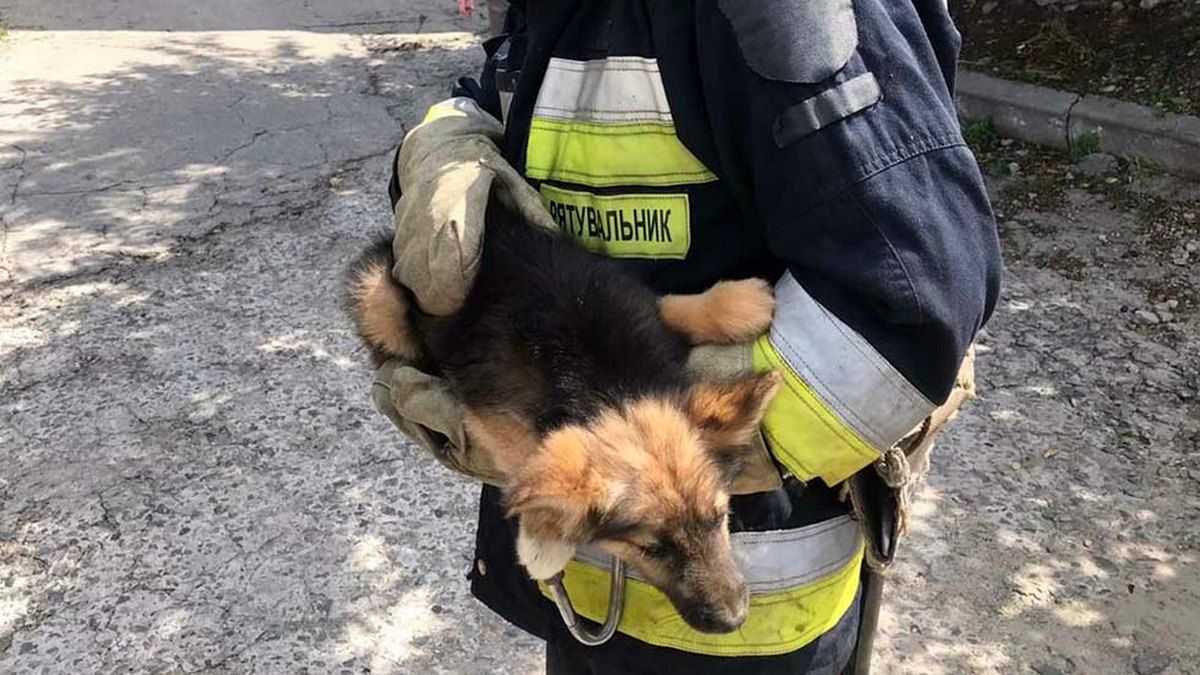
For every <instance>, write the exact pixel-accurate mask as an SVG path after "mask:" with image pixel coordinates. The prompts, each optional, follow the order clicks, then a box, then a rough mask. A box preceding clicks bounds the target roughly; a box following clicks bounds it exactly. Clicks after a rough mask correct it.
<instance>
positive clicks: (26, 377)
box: [0, 36, 540, 673]
mask: <svg viewBox="0 0 1200 675" xmlns="http://www.w3.org/2000/svg"><path fill="white" fill-rule="evenodd" d="M310 37H311V36H310ZM239 39H240V38H237V37H233V38H230V37H227V36H204V37H196V36H183V37H179V38H178V39H176V38H170V37H168V38H159V39H156V40H155V41H153V42H152V43H147V44H146V45H144V46H140V47H137V49H136V50H135V51H136V52H137V53H138V55H139V57H138V59H135V60H134V61H136V62H133V63H127V64H115V65H114V64H109V63H103V64H101V65H102V68H98V69H101V70H104V72H105V75H104V77H92V76H90V75H86V74H80V75H78V76H69V74H68V76H65V77H63V78H61V79H60V80H58V81H46V80H38V79H36V78H32V77H23V78H14V79H12V80H9V81H10V82H14V83H15V84H17V85H18V86H17V88H16V89H3V90H2V93H0V106H3V107H4V110H5V112H6V113H7V112H9V111H13V112H14V113H15V117H8V116H7V115H6V116H5V117H4V121H3V122H0V128H2V129H3V132H2V133H3V134H4V135H3V137H2V138H3V142H4V143H5V144H7V145H9V146H12V145H16V146H19V147H20V148H21V149H22V151H23V153H24V154H23V156H22V157H21V158H19V163H20V169H19V170H18V171H17V173H19V174H20V180H19V182H18V184H17V185H16V188H17V192H16V193H15V195H16V196H15V199H13V200H12V201H11V203H9V204H6V205H5V210H4V214H3V215H4V217H5V224H6V226H7V228H8V237H9V239H8V241H7V247H8V248H7V254H8V256H9V257H8V258H7V261H8V262H9V263H10V268H11V269H10V274H11V275H12V276H10V277H9V279H8V280H6V282H5V283H6V287H5V290H4V296H5V297H4V301H3V303H0V464H2V465H3V466H4V467H5V468H4V470H3V472H2V473H0V579H3V582H0V672H6V673H7V672H40V671H45V672H114V671H135V672H160V671H172V670H176V669H179V670H182V671H185V672H231V673H233V672H248V671H251V670H259V671H262V672H299V671H301V670H302V669H304V668H308V669H310V670H311V671H313V672H339V671H342V670H346V671H353V672H362V670H363V669H370V670H371V671H372V672H376V673H380V672H413V670H420V669H434V670H437V669H442V670H448V671H450V672H521V671H522V670H523V669H534V668H536V663H537V662H538V661H539V660H540V656H539V654H538V651H537V649H536V645H535V644H534V643H533V642H532V641H531V640H529V639H528V638H522V637H521V636H518V635H517V634H516V633H515V631H514V629H511V628H509V627H507V626H504V625H503V624H502V622H500V621H499V620H497V619H495V618H493V617H490V616H489V615H488V614H487V613H486V612H485V611H484V610H483V609H482V608H480V607H479V606H478V605H477V604H475V603H474V602H473V601H471V600H470V599H469V598H468V596H467V594H466V582H465V580H464V579H463V578H462V577H463V575H464V574H465V572H466V571H467V569H468V568H469V565H470V563H471V560H470V559H469V557H468V556H467V555H466V552H468V551H470V540H471V537H472V535H473V531H472V530H473V527H472V520H473V517H474V498H475V497H474V495H475V488H472V487H471V486H468V485H465V484H461V483H458V482H455V481H454V480H453V479H451V478H450V477H448V476H447V475H446V474H445V472H444V470H442V469H441V467H440V465H438V464H437V463H436V462H435V461H433V460H432V459H428V458H425V457H424V456H423V455H422V454H421V453H419V452H418V451H416V450H415V449H414V448H413V447H411V446H409V445H406V444H404V443H402V442H401V441H400V439H399V437H398V435H397V434H396V432H395V431H394V430H393V429H392V428H391V427H390V425H388V424H387V422H386V421H385V420H384V419H383V418H382V417H381V416H379V415H377V414H375V413H374V412H373V411H372V410H371V408H370V403H369V382H370V373H369V372H368V369H367V368H366V361H367V359H366V355H365V354H364V353H363V352H362V350H361V349H360V348H359V347H358V346H357V344H356V342H355V341H354V340H353V338H352V337H351V335H350V331H349V329H348V323H347V322H346V321H345V319H344V318H343V316H342V314H341V309H340V283H341V273H342V270H343V269H344V267H345V265H346V264H347V263H348V262H349V260H350V259H352V258H353V256H354V255H355V254H356V253H357V251H358V249H359V248H360V247H361V246H363V245H364V244H365V243H366V241H367V240H368V239H370V238H371V237H372V236H373V234H374V233H375V232H377V231H378V230H379V229H382V228H383V227H386V226H387V224H388V222H389V214H388V207H387V202H386V197H385V194H386V179H387V175H388V159H389V156H390V152H391V150H392V147H393V145H394V143H395V142H396V141H397V140H398V139H399V137H400V134H401V132H402V126H401V124H400V123H399V122H406V123H411V122H412V121H413V120H414V119H417V114H418V113H417V111H419V110H420V109H422V108H423V107H424V106H425V105H427V104H429V103H432V102H433V101H435V100H438V99H439V98H442V97H443V96H444V95H445V92H446V87H447V83H449V82H451V81H452V80H453V79H454V77H456V76H458V75H461V74H465V73H468V72H471V71H473V70H474V69H475V68H476V66H477V60H478V56H477V53H476V52H475V51H474V45H473V44H471V43H470V42H469V40H465V39H460V38H456V40H463V41H461V42H450V43H448V44H447V43H440V42H435V43H430V44H425V43H421V42H420V41H419V40H417V38H413V37H412V36H406V37H405V40H406V44H408V43H411V42H413V41H414V40H417V42H416V44H417V47H416V48H415V49H413V50H412V51H407V52H386V51H379V52H378V53H377V52H375V51H373V50H372V49H371V48H370V46H368V45H367V44H366V43H365V42H363V41H356V42H355V43H354V44H353V45H352V47H346V46H345V44H344V43H340V42H339V43H337V44H336V45H331V44H330V43H327V42H324V41H323V40H317V41H313V40H311V39H309V38H306V37H304V36H301V37H297V38H294V39H293V38H288V39H283V38H280V39H278V40H276V41H274V42H272V43H270V45H269V50H268V51H266V52H265V53H264V52H261V51H258V48H257V47H255V48H251V47H249V46H245V45H243V44H242V43H241V42H240V41H239ZM335 39H337V40H342V39H343V38H342V37H337V36H335ZM81 44H82V43H81ZM85 46H86V45H85ZM81 48H82V47H81ZM343 50H349V51H350V55H346V54H343V53H342V52H343ZM4 77H8V76H7V75H6V76H4ZM14 119H16V120H26V122H21V123H15V122H13V120H14ZM398 121H399V122H398ZM200 137H203V138H205V139H211V141H212V142H202V143H197V142H194V139H196V138H200ZM6 161H7V160H6ZM10 168H11V166H10ZM11 173H12V172H8V171H6V172H5V173H4V175H11ZM5 187H6V188H8V187H11V186H7V185H6V186H5ZM57 192H62V194H56V193H57ZM3 194H7V193H3ZM122 200H133V206H127V205H126V204H127V203H126V202H125V201H122ZM81 241H82V242H83V244H81V243H80V242H81ZM143 250H146V251H149V252H148V253H146V255H147V256H149V259H147V258H144V257H142V255H141V254H140V253H137V252H138V251H143ZM499 645H511V646H510V647H507V648H504V649H502V648H500V647H499Z"/></svg>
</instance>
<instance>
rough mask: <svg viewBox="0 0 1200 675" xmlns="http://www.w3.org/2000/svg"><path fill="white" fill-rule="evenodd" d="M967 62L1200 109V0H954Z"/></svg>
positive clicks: (1164, 108) (1060, 84) (1158, 105)
mask: <svg viewBox="0 0 1200 675" xmlns="http://www.w3.org/2000/svg"><path fill="white" fill-rule="evenodd" d="M950 8H951V11H952V12H953V14H954V19H955V21H956V22H957V24H958V27H959V29H960V30H961V31H962V34H963V54H962V58H963V65H964V66H966V67H969V68H971V69H974V70H977V71H981V72H989V73H993V74H996V75H999V76H1000V77H1004V78H1008V79H1016V80H1023V81H1027V82H1033V83H1035V84H1044V85H1046V86H1050V87H1056V88H1058V89H1066V90H1068V91H1073V92H1076V93H1081V94H1100V95H1103V96H1109V97H1112V98H1119V99H1123V100H1126V101H1133V102H1136V103H1141V104H1144V105H1149V106H1153V107H1154V108H1155V109H1157V110H1158V111H1160V112H1163V113H1186V114H1190V115H1197V114H1200V0H1141V1H1140V2H1137V1H1135V0H1124V1H1123V0H1115V1H1113V2H1101V1H1098V0H1082V1H1077V0H950Z"/></svg>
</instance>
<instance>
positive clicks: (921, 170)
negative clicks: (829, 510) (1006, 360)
mask: <svg viewBox="0 0 1200 675" xmlns="http://www.w3.org/2000/svg"><path fill="white" fill-rule="evenodd" d="M698 4H699V5H705V4H707V5H709V7H708V8H707V9H708V10H709V11H707V12H705V11H703V9H699V8H698V11H697V16H698V17H703V18H701V19H698V34H697V44H700V45H706V46H707V48H705V49H702V50H701V57H700V58H701V64H700V72H701V79H702V81H703V83H702V85H701V88H702V90H703V92H704V98H705V107H706V110H707V116H708V121H709V124H710V125H711V127H712V135H713V137H714V138H715V139H716V141H715V142H716V145H717V148H716V151H717V156H718V157H719V164H720V167H721V169H720V171H719V174H720V177H721V179H722V180H727V181H728V182H729V184H730V186H731V188H732V189H733V190H734V193H735V195H736V196H737V199H738V200H739V202H740V206H741V208H742V210H743V212H745V213H747V214H750V215H751V216H752V217H751V218H750V221H751V222H754V223H758V224H760V225H761V227H762V228H763V235H764V237H765V239H766V241H767V242H768V246H769V248H770V250H771V253H772V255H774V256H775V257H777V258H778V259H780V260H781V261H782V262H783V263H785V265H786V269H787V272H786V273H785V274H784V275H783V277H782V278H781V279H780V280H779V281H778V284H777V288H776V300H777V303H778V304H777V311H776V318H775V322H774V325H773V326H772V330H771V332H770V334H769V335H768V336H766V337H764V338H763V339H762V340H760V341H759V342H758V343H756V345H755V349H754V352H755V353H754V359H755V365H756V367H757V368H758V369H766V368H774V369H777V370H780V371H781V372H783V374H784V376H785V383H786V385H787V386H786V387H784V388H783V390H782V391H781V394H780V395H779V397H778V398H777V400H776V401H775V403H774V404H773V405H772V407H771V409H770V410H769V411H768V414H767V418H766V420H765V421H764V426H763V430H764V435H765V436H766V438H767V441H768V445H769V446H770V447H771V450H772V452H773V453H774V454H775V456H776V458H777V459H778V460H779V461H780V462H781V463H782V464H783V465H785V467H786V468H788V469H789V470H791V471H792V472H793V473H795V474H796V475H797V476H799V477H800V478H802V479H805V480H807V479H810V478H813V477H819V478H821V479H823V480H824V481H825V482H826V483H829V484H831V485H832V484H836V483H839V482H841V481H842V480H844V479H845V478H847V477H849V476H850V475H852V474H853V473H855V472H856V471H858V470H859V469H861V468H863V467H864V466H866V465H868V464H869V463H871V462H872V461H874V460H875V459H877V458H878V457H879V455H880V453H881V452H883V451H884V450H886V449H887V448H889V447H891V446H892V445H893V444H895V442H896V441H898V440H899V439H900V438H901V437H902V436H903V435H905V434H906V433H908V432H909V431H910V430H912V429H913V428H914V427H915V426H916V425H917V424H918V423H920V421H921V420H922V419H924V418H925V417H926V416H927V415H928V414H929V413H930V411H932V409H933V408H934V407H936V405H937V404H940V403H941V402H943V401H944V400H945V399H946V397H947V395H948V394H949V392H950V390H951V388H952V386H953V383H954V380H955V375H956V373H957V371H958V368H959V364H960V363H961V361H962V359H963V357H964V354H965V352H966V350H967V348H968V346H969V345H970V343H971V341H972V340H973V339H974V336H975V334H976V332H977V331H978V330H979V328H980V327H981V326H982V325H983V323H984V322H985V321H986V320H987V318H988V316H989V315H990V314H991V311H992V308H993V306H994V304H995V302H996V296H997V293H998V290H999V277H1000V271H1001V262H1000V255H999V247H998V243H997V238H996V230H995V222H994V218H993V215H992V212H991V207H990V205H989V203H988V199H987V194H986V191H985V189H984V185H983V180H982V177H981V176H980V174H979V170H978V167H977V165H976V163H975V158H974V156H973V155H972V153H971V152H970V150H969V149H968V148H967V147H966V145H965V144H964V142H963V139H962V135H961V133H960V129H959V125H958V121H957V117H956V114H955V109H954V103H953V97H952V95H951V91H950V90H951V88H952V87H953V81H954V73H953V61H954V56H955V55H956V53H957V49H958V44H959V43H958V33H957V31H955V29H954V27H953V24H952V23H951V22H950V19H949V16H948V15H947V14H946V10H945V6H944V4H943V3H942V2H941V0H915V1H914V0H899V1H896V0H853V2H852V1H851V0H811V2H810V1H808V0H805V1H804V2H800V1H799V0H787V1H782V2H780V3H756V2H749V1H748V0H699V2H698ZM764 7H770V9H765V10H764ZM764 12H766V13H767V14H771V13H774V16H765V15H764Z"/></svg>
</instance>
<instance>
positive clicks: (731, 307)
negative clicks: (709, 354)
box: [703, 278, 775, 342]
mask: <svg viewBox="0 0 1200 675" xmlns="http://www.w3.org/2000/svg"><path fill="white" fill-rule="evenodd" d="M703 297H704V299H705V305H706V306H707V307H706V309H707V310H708V315H709V316H710V317H711V320H712V324H713V326H712V327H713V329H714V330H713V335H712V336H711V337H712V339H711V340H710V341H712V342H746V341H748V340H753V339H754V338H756V337H758V336H759V335H762V334H763V333H765V332H767V329H768V328H770V327H771V319H772V318H773V317H774V316H775V294H774V292H773V291H772V289H771V285H770V284H769V283H767V282H766V281H763V280H762V279H757V278H753V279H742V280H740V281H722V282H719V283H717V284H716V285H714V286H713V287H712V288H710V289H708V290H707V291H705V292H704V293H703Z"/></svg>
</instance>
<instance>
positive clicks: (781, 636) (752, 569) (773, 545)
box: [542, 517, 863, 656]
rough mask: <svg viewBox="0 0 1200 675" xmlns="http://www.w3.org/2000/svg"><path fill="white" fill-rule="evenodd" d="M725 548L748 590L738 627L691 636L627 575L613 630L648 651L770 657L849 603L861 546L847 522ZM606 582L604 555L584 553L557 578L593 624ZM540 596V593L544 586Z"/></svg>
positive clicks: (821, 629)
mask: <svg viewBox="0 0 1200 675" xmlns="http://www.w3.org/2000/svg"><path fill="white" fill-rule="evenodd" d="M733 546H734V556H735V558H736V559H737V561H738V566H739V567H740V568H741V569H742V573H743V574H744V575H745V576H746V581H747V585H748V586H749V587H750V612H749V614H748V615H747V617H746V622H745V623H744V624H742V627H741V628H739V629H738V630H736V631H734V632H732V633H728V634H723V635H717V634H708V633H701V632H699V631H696V630H694V629H692V628H691V627H690V626H688V625H687V624H686V623H684V621H683V619H682V618H681V617H680V616H679V614H678V613H677V612H676V611H675V608H674V607H673V606H672V605H671V602H670V601H669V600H667V598H666V596H664V595H663V594H662V593H661V592H659V591H658V590H657V589H655V588H654V587H653V586H650V585H649V584H647V583H645V582H644V581H642V580H640V579H639V577H638V576H637V575H636V574H631V575H630V577H629V581H628V582H627V585H626V589H625V613H624V616H623V617H622V620H621V624H620V626H619V627H618V630H620V631H621V632H622V633H625V634H626V635H630V636H632V637H634V638H636V639H638V640H641V641H643V642H646V643H649V644H652V645H658V646H660V647H671V648H673V649H681V650H684V651H688V652H695V653H699V654H708V655H713V656H770V655H774V654H786V653H789V652H793V651H795V650H797V649H800V648H801V647H803V646H804V645H806V644H808V643H810V642H812V641H813V640H815V639H816V638H818V637H820V636H821V635H822V634H824V633H825V632H827V631H828V630H830V629H831V628H833V627H834V626H835V625H837V622H838V621H839V620H840V619H841V618H842V615H844V614H845V613H846V610H847V609H849V608H850V603H851V602H853V601H854V596H855V593H856V591H857V590H858V580H859V570H860V567H861V564H862V551H863V548H862V539H861V535H860V534H859V532H858V526H857V524H856V523H854V522H853V521H852V520H850V518H849V517H839V518H834V519H832V520H829V521H826V522H824V523H819V524H817V525H812V526H809V527H804V528H799V529H796V530H779V531H772V532H738V533H735V534H734V535H733ZM581 558H582V559H581ZM593 558H594V559H593ZM608 582H609V579H608V571H607V557H604V556H602V555H597V554H595V553H594V552H587V551H585V552H583V553H582V554H580V555H577V556H576V560H574V561H572V562H571V563H569V564H568V565H567V569H566V573H565V574H564V577H563V583H564V585H565V586H566V588H567V593H568V594H569V595H570V596H571V604H572V605H574V607H575V611H577V612H578V613H580V614H582V615H583V616H586V617H587V618H589V619H591V620H593V621H601V620H603V618H604V616H605V614H606V612H607V609H608ZM542 592H543V593H544V594H546V593H548V592H547V589H546V588H545V587H544V585H543V586H542Z"/></svg>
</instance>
